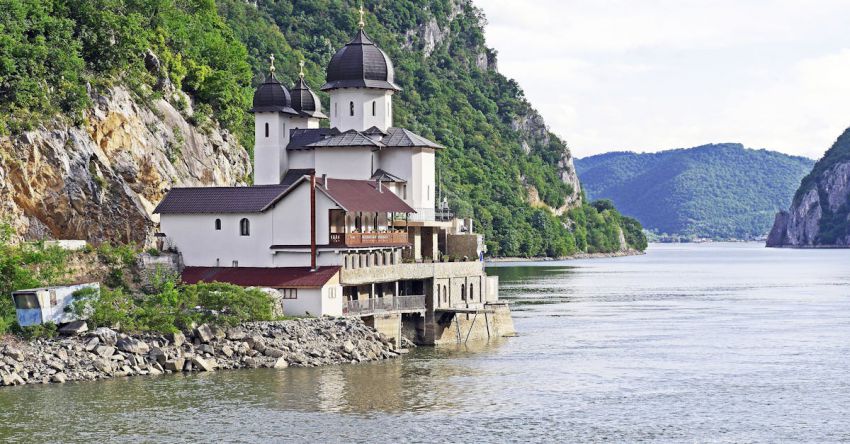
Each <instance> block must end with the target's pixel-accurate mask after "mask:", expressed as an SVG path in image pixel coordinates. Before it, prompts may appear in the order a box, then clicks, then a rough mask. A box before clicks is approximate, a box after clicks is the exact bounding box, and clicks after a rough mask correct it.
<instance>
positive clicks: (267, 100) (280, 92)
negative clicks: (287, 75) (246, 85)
mask: <svg viewBox="0 0 850 444" xmlns="http://www.w3.org/2000/svg"><path fill="white" fill-rule="evenodd" d="M253 105H254V107H253V108H251V110H250V112H252V113H264V112H279V113H286V114H293V115H298V112H296V111H295V110H294V109H292V96H291V95H290V94H289V91H288V90H287V89H286V87H284V86H283V85H281V84H280V82H278V81H277V79H276V78H275V76H274V73H269V75H268V77H266V80H265V81H264V82H263V83H262V84H260V86H258V87H257V90H256V91H254V103H253Z"/></svg>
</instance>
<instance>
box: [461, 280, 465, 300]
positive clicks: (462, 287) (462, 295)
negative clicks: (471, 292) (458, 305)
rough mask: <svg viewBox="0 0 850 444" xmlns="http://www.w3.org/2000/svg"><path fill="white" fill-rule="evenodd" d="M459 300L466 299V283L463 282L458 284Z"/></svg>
mask: <svg viewBox="0 0 850 444" xmlns="http://www.w3.org/2000/svg"><path fill="white" fill-rule="evenodd" d="M460 300H461V301H465V300H466V285H464V284H460Z"/></svg>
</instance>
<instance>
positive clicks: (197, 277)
mask: <svg viewBox="0 0 850 444" xmlns="http://www.w3.org/2000/svg"><path fill="white" fill-rule="evenodd" d="M301 69H302V72H301V75H300V76H299V79H298V81H297V82H296V83H295V85H293V87H292V88H291V89H289V88H287V87H286V86H284V85H283V84H281V83H280V82H279V81H278V80H277V78H276V77H275V68H274V59H273V58H272V63H271V67H270V70H269V73H268V75H267V77H266V79H265V81H264V82H263V83H262V84H261V85H259V86H258V87H257V89H256V91H255V94H254V100H253V108H252V109H251V112H252V113H253V115H254V124H255V148H254V185H252V186H243V187H197V188H174V189H172V190H170V191H169V192H168V193H167V195H166V196H165V198H164V199H163V200H162V202H161V203H160V204H159V206H158V207H157V209H156V211H155V212H156V213H158V214H159V216H160V231H161V236H162V237H163V240H164V244H165V245H167V246H168V248H170V249H173V250H175V251H177V252H179V253H180V256H181V258H182V262H183V264H184V265H185V268H184V270H183V274H182V278H183V280H184V281H185V282H189V283H192V282H200V281H206V282H213V281H219V282H230V283H234V284H236V285H243V286H252V287H261V288H265V289H267V291H270V292H272V293H273V294H274V295H275V296H276V299H278V300H279V302H280V304H281V306H282V309H283V312H285V313H286V314H288V315H331V316H361V317H363V318H364V320H366V321H367V323H371V324H372V325H374V326H376V327H380V326H383V327H384V328H383V329H384V330H386V331H385V333H388V334H389V333H393V334H391V335H390V336H393V337H395V338H396V339H397V340H400V338H401V336H402V334H403V333H402V329H403V328H402V327H403V326H405V325H406V327H405V329H407V330H408V331H407V335H409V336H413V337H414V338H416V339H418V342H423V343H434V342H440V336H441V334H440V330H445V326H444V327H443V328H442V329H440V328H438V327H439V326H438V325H437V324H439V322H440V321H439V319H438V318H440V319H442V322H443V323H444V324H445V322H451V320H452V318H453V317H454V316H456V315H457V316H460V314H458V313H461V312H463V313H465V314H466V316H467V317H469V314H470V313H478V312H479V311H480V312H490V313H492V312H493V310H494V309H493V308H492V306H495V305H500V304H502V303H501V302H499V300H498V280H497V279H496V278H493V277H488V276H487V275H486V273H485V272H484V267H483V262H482V261H481V259H482V258H483V253H484V251H483V239H482V237H481V236H480V235H477V234H475V233H474V232H473V223H472V220H469V219H466V220H462V219H457V218H455V217H453V216H452V215H451V213H449V212H448V210H447V208H446V205H445V203H444V202H438V198H437V196H436V193H437V183H436V174H435V164H436V161H435V158H436V153H437V152H438V151H440V150H442V149H444V148H443V146H441V145H440V144H438V143H436V142H434V141H431V140H429V139H427V138H425V137H423V136H420V135H418V134H416V133H414V132H412V131H410V130H407V129H405V128H399V127H395V126H393V102H392V99H393V95H394V94H395V93H396V92H398V91H400V88H399V87H398V86H397V85H396V83H395V79H394V74H395V73H394V68H393V64H392V61H391V60H390V58H389V57H388V56H387V55H386V54H385V53H384V52H383V51H382V50H381V49H380V48H378V47H377V46H376V45H375V44H374V43H373V42H372V41H371V39H370V38H369V37H368V36H367V34H366V33H365V31H364V30H363V26H362V20H361V28H360V30H359V31H358V32H357V34H356V35H355V36H354V38H353V39H352V40H351V41H350V42H349V43H348V44H347V45H345V46H344V47H343V48H341V49H340V50H339V51H337V52H336V54H335V55H334V56H333V57H332V59H331V61H330V63H329V65H328V67H327V82H326V83H325V84H324V85H323V86H322V87H321V89H322V91H325V92H327V93H328V95H329V96H330V107H329V109H328V110H327V113H325V111H323V109H322V105H321V102H320V100H319V97H318V96H317V95H316V94H315V93H314V92H313V91H312V90H311V88H310V87H309V86H308V85H307V84H306V82H305V81H304V75H303V63H302V68H301ZM323 121H327V125H325V124H323ZM438 204H440V205H439V206H440V208H439V209H438V208H437V206H438ZM502 305H503V304H502ZM502 305H500V306H502ZM447 314H449V315H447ZM484 317H485V318H486V314H485V316H484ZM447 318H449V319H448V321H447V320H446V319H447ZM388 319H389V320H390V322H388V321H387V320H388ZM467 321H468V319H467ZM455 322H456V323H457V324H458V327H459V325H460V319H455ZM488 322H489V321H488ZM396 327H397V328H396ZM486 327H487V332H488V335H489V332H490V325H487V326H486ZM470 328H472V327H470ZM511 330H512V326H511Z"/></svg>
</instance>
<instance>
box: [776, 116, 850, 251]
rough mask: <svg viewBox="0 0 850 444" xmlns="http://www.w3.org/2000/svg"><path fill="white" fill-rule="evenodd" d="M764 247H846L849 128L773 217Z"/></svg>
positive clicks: (849, 203) (848, 231) (849, 220)
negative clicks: (788, 205) (792, 198)
mask: <svg viewBox="0 0 850 444" xmlns="http://www.w3.org/2000/svg"><path fill="white" fill-rule="evenodd" d="M767 246H768V247H850V128H848V129H847V130H845V131H844V134H842V135H841V136H840V137H838V140H836V141H835V144H833V145H832V148H830V149H829V150H828V151H827V152H826V154H824V156H823V158H822V159H821V160H819V161H818V162H817V163H816V164H815V167H814V168H813V169H812V172H811V173H809V174H808V175H807V176H806V177H804V178H803V180H802V181H801V182H800V188H799V189H798V190H797V193H796V194H795V195H794V201H793V202H792V203H791V208H790V210H789V211H781V212H779V214H777V215H776V220H775V221H774V224H773V229H772V230H771V231H770V236H768V238H767Z"/></svg>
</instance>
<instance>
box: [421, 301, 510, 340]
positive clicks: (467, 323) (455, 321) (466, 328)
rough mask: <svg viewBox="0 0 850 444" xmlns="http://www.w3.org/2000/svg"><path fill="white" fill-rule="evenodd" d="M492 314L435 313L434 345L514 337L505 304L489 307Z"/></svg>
mask: <svg viewBox="0 0 850 444" xmlns="http://www.w3.org/2000/svg"><path fill="white" fill-rule="evenodd" d="M487 308H488V309H494V310H495V312H494V313H478V314H477V315H476V314H474V313H470V314H467V313H454V314H453V313H442V314H441V313H437V314H436V315H435V322H434V324H433V328H434V330H433V334H434V344H435V345H440V344H457V343H461V344H462V343H465V342H473V341H486V340H489V339H491V338H499V337H509V336H515V335H516V330H515V329H514V322H513V318H512V317H511V310H510V308H509V307H508V305H507V304H504V305H502V304H499V305H490V306H488V307H487Z"/></svg>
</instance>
